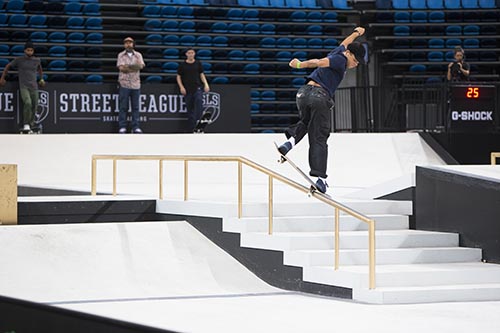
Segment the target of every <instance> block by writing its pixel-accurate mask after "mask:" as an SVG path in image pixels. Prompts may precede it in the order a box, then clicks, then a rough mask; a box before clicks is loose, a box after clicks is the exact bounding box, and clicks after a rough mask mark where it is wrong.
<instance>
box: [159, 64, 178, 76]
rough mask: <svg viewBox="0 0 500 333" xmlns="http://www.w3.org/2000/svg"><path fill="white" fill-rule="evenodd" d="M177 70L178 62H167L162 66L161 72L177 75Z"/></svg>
mask: <svg viewBox="0 0 500 333" xmlns="http://www.w3.org/2000/svg"><path fill="white" fill-rule="evenodd" d="M177 68H179V64H178V63H177V62H173V61H170V62H165V63H163V65H162V66H161V70H162V72H164V73H176V74H177Z"/></svg>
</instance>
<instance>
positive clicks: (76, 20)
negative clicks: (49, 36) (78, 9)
mask: <svg viewBox="0 0 500 333" xmlns="http://www.w3.org/2000/svg"><path fill="white" fill-rule="evenodd" d="M84 23H85V19H84V18H83V17H80V16H72V17H69V18H68V20H67V21H66V28H68V29H83V25H84Z"/></svg>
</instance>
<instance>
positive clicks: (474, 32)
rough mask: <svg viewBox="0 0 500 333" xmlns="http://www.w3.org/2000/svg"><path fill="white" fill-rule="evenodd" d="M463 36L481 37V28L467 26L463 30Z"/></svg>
mask: <svg viewBox="0 0 500 333" xmlns="http://www.w3.org/2000/svg"><path fill="white" fill-rule="evenodd" d="M463 34H464V35H466V36H471V35H479V26H478V25H475V24H473V25H466V26H465V27H464V28H463Z"/></svg>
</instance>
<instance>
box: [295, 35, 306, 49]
mask: <svg viewBox="0 0 500 333" xmlns="http://www.w3.org/2000/svg"><path fill="white" fill-rule="evenodd" d="M292 47H293V48H294V49H305V48H306V47H307V40H306V39H305V38H294V39H293V41H292Z"/></svg>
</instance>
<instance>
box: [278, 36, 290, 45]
mask: <svg viewBox="0 0 500 333" xmlns="http://www.w3.org/2000/svg"><path fill="white" fill-rule="evenodd" d="M291 46H292V40H291V39H290V38H288V37H281V38H278V39H277V40H276V47H279V48H290V47H291Z"/></svg>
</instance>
